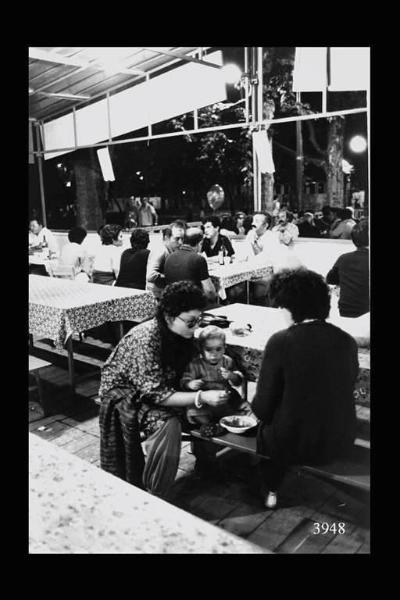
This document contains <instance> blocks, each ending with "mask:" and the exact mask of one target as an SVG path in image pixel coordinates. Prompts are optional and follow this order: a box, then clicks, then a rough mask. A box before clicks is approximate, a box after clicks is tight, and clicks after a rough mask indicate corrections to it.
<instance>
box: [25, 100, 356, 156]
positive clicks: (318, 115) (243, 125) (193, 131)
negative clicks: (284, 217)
mask: <svg viewBox="0 0 400 600" xmlns="http://www.w3.org/2000/svg"><path fill="white" fill-rule="evenodd" d="M365 112H367V109H366V108H353V109H349V110H336V111H332V112H330V113H329V112H328V113H316V114H312V115H301V116H297V117H284V118H279V119H269V120H268V119H264V120H262V121H253V122H250V123H234V124H232V125H222V126H214V127H200V128H199V129H189V130H185V131H176V132H173V133H160V134H157V135H152V136H147V135H144V136H140V137H134V138H129V139H127V140H115V141H113V142H107V141H104V142H99V143H98V144H84V145H82V146H78V147H76V148H75V147H70V148H48V149H47V148H46V150H45V151H40V152H37V151H36V152H34V153H33V154H51V153H52V152H64V153H67V152H72V151H73V150H78V149H79V148H104V146H112V145H117V144H130V143H132V142H145V141H147V140H150V139H151V140H156V139H164V138H169V137H176V136H180V135H193V134H196V133H210V132H212V131H224V130H225V129H237V128H241V129H245V128H250V129H257V128H258V127H260V126H261V125H264V124H266V123H274V124H276V123H291V122H294V121H305V120H310V119H323V118H328V117H337V116H340V115H352V114H357V113H365Z"/></svg>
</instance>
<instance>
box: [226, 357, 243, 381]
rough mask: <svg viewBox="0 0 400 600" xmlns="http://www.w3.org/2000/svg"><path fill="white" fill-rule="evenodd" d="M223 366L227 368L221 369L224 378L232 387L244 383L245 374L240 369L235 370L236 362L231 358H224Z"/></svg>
mask: <svg viewBox="0 0 400 600" xmlns="http://www.w3.org/2000/svg"><path fill="white" fill-rule="evenodd" d="M223 365H225V367H224V366H222V367H221V375H222V377H223V378H224V379H225V380H226V381H229V383H231V384H232V385H235V386H237V385H240V384H241V383H242V381H243V374H242V373H241V372H240V371H239V370H238V369H235V366H236V365H235V362H234V360H233V359H232V358H231V357H230V356H224V360H223Z"/></svg>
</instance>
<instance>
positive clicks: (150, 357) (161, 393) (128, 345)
mask: <svg viewBox="0 0 400 600" xmlns="http://www.w3.org/2000/svg"><path fill="white" fill-rule="evenodd" d="M175 378H176V373H175V371H174V370H173V369H172V368H171V367H166V368H163V367H162V366H161V331H160V329H159V326H158V323H157V321H156V320H155V319H151V320H150V321H146V322H145V323H141V324H140V325H137V326H136V327H133V328H132V329H131V330H130V331H129V332H128V333H127V334H126V335H125V336H124V337H123V339H122V340H121V341H120V342H119V344H118V346H117V347H116V348H115V349H114V351H113V352H112V353H111V355H110V356H109V358H108V359H107V361H106V362H105V364H104V366H103V368H102V373H101V383H100V389H99V396H100V399H101V400H103V399H104V397H105V396H106V395H107V393H108V392H110V391H111V390H115V389H116V388H125V389H127V388H131V389H132V393H135V392H138V393H139V395H140V398H141V400H140V405H141V406H140V409H139V412H138V416H139V421H140V429H141V431H142V434H144V437H145V438H147V437H148V436H149V435H151V434H152V433H154V432H155V431H156V430H157V429H158V428H159V427H161V426H162V424H163V423H164V422H165V421H166V420H167V419H170V418H171V417H172V416H174V415H176V416H183V415H184V411H183V410H182V409H179V408H175V407H172V406H165V407H164V406H162V403H163V402H165V400H167V399H168V398H169V397H170V396H171V395H172V394H174V393H175V392H176V391H177V390H176V389H175V387H174V381H175Z"/></svg>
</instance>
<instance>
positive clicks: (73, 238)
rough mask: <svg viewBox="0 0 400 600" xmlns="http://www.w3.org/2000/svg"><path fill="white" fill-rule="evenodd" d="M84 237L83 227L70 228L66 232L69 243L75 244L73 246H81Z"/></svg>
mask: <svg viewBox="0 0 400 600" xmlns="http://www.w3.org/2000/svg"><path fill="white" fill-rule="evenodd" d="M86 236H87V231H86V229H85V228H84V227H72V229H70V230H69V232H68V239H69V241H70V242H75V244H82V242H83V240H84V239H85V237H86Z"/></svg>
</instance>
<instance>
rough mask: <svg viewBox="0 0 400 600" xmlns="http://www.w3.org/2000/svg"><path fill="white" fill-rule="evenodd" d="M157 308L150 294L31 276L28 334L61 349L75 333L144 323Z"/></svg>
mask: <svg viewBox="0 0 400 600" xmlns="http://www.w3.org/2000/svg"><path fill="white" fill-rule="evenodd" d="M156 306H157V303H156V300H155V298H154V296H153V294H152V293H151V292H145V291H142V290H135V289H130V288H122V287H115V286H108V285H99V284H95V283H81V282H77V281H70V280H66V279H56V278H52V277H42V276H40V275H29V332H30V333H36V334H40V335H43V336H46V337H48V338H50V339H52V340H54V342H55V344H56V346H58V347H62V346H63V345H64V344H65V342H66V340H67V339H68V337H69V336H70V335H71V334H72V333H79V332H81V331H85V330H86V329H90V328H91V327H96V326H98V325H102V324H103V323H105V322H107V321H123V320H127V321H143V320H144V319H147V318H149V317H152V316H153V315H154V313H155V309H156Z"/></svg>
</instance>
